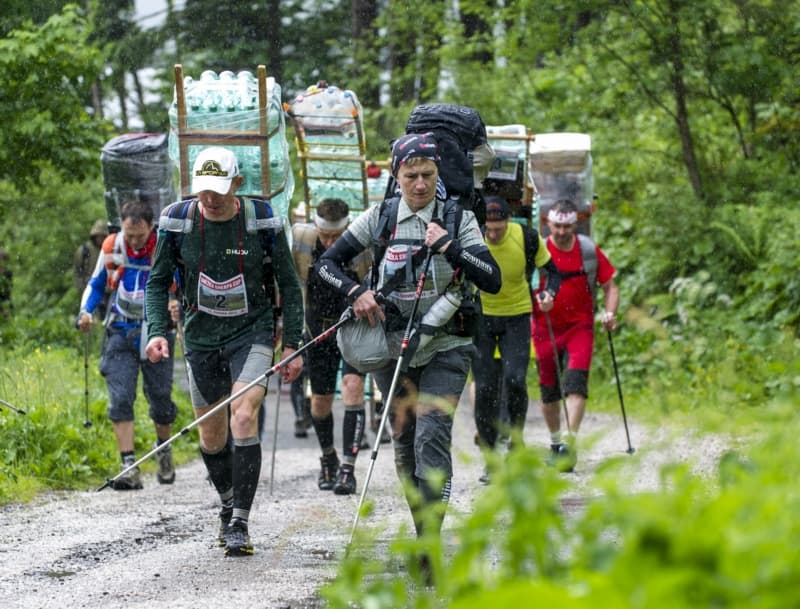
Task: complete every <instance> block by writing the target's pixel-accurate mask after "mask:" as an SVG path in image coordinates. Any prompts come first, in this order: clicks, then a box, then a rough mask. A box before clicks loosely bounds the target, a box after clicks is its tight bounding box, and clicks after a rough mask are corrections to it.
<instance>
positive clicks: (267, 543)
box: [0, 392, 722, 609]
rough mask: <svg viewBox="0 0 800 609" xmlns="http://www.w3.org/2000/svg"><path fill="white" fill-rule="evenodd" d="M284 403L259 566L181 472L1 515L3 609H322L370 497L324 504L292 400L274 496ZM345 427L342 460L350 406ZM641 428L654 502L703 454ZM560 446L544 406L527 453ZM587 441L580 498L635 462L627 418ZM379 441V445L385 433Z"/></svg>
mask: <svg viewBox="0 0 800 609" xmlns="http://www.w3.org/2000/svg"><path fill="white" fill-rule="evenodd" d="M465 396H466V392H465ZM268 400H269V398H268ZM272 400H273V402H274V397H273V398H272ZM273 402H270V403H269V408H268V424H267V427H268V431H267V432H266V434H265V436H266V437H265V441H264V443H263V447H264V453H263V464H262V475H261V484H260V486H259V490H258V494H257V496H256V501H255V505H254V507H253V511H252V512H251V521H250V535H251V538H252V539H253V543H254V544H255V548H256V553H255V555H254V556H252V557H247V558H225V557H224V556H223V554H222V550H221V549H220V548H219V547H217V546H216V543H215V541H216V534H217V527H218V520H217V510H218V506H217V499H216V493H215V492H214V491H213V489H212V488H211V486H210V485H209V484H208V483H207V482H206V480H205V468H204V467H203V464H202V462H201V461H200V460H195V461H193V462H192V463H189V464H187V465H185V466H182V467H180V468H179V469H178V474H177V479H176V482H175V484H174V485H172V486H161V485H158V484H157V483H156V481H155V478H154V477H153V478H148V479H146V480H145V488H144V490H142V491H138V492H115V491H112V490H104V491H102V492H99V493H98V492H94V490H93V489H91V490H87V491H85V492H64V493H51V494H48V495H46V496H43V497H41V498H39V499H38V500H36V501H34V502H33V503H30V504H25V505H11V506H7V507H5V508H2V509H0V608H15V609H16V608H19V609H29V608H30V609H34V608H36V609H44V608H59V609H61V608H64V607H68V608H86V609H93V608H98V609H99V608H103V609H107V608H124V609H133V608H142V609H144V608H148V609H150V608H153V607H159V609H170V608H173V609H177V608H186V609H189V608H192V609H195V608H197V609H202V608H205V607H208V608H214V609H218V608H219V607H247V608H248V609H258V608H265V609H278V608H292V609H296V608H301V607H312V608H316V607H320V606H321V603H320V601H319V600H318V599H317V597H316V590H317V589H318V588H319V586H320V585H321V584H322V583H323V582H325V581H326V580H328V579H330V578H331V577H332V576H333V575H334V574H335V567H336V561H337V560H338V557H340V556H341V555H342V552H343V550H344V547H345V545H346V543H347V540H348V539H349V535H350V530H351V526H352V523H353V517H354V515H355V509H356V506H357V504H358V499H359V495H353V496H336V495H333V494H332V493H323V492H321V491H319V490H317V487H316V477H317V473H318V468H319V460H318V459H319V449H318V446H317V441H316V438H315V437H314V436H313V432H312V434H310V435H309V437H308V438H306V439H297V438H295V437H294V436H293V433H292V430H293V415H292V414H291V405H290V402H289V397H288V394H284V395H283V396H282V397H281V412H280V417H279V436H278V443H277V449H276V465H275V479H274V482H273V491H272V493H270V483H269V473H270V460H271V454H272V440H271V439H272V426H273V424H274V418H273V417H274V414H275V408H274V403H273ZM628 408H629V410H630V408H631V407H630V406H629V407H628ZM335 413H336V437H337V446H338V444H339V443H340V441H341V440H340V437H341V431H340V430H341V416H342V414H341V413H342V410H341V405H340V403H339V402H337V403H336V406H335ZM471 413H472V408H471V405H470V403H469V401H468V400H467V401H465V400H462V405H461V406H460V407H459V409H458V411H457V416H456V422H455V426H454V456H455V459H456V472H455V476H454V480H453V482H454V484H453V499H452V503H453V508H455V509H454V510H452V511H453V512H454V513H455V512H456V511H458V512H462V511H469V507H470V505H471V502H472V500H473V498H474V497H475V495H476V494H477V493H480V492H482V491H483V490H484V489H485V488H486V487H483V486H481V485H480V484H478V482H477V480H478V477H479V476H480V474H481V472H482V469H483V463H482V460H481V459H480V455H479V453H478V449H477V448H476V447H475V445H474V442H473V434H474V425H473V423H472V421H471ZM635 418H636V417H635V406H634V413H633V414H632V413H631V412H629V413H628V420H629V425H630V432H631V440H632V443H633V445H634V446H635V447H637V448H638V449H639V450H637V452H636V454H635V455H634V456H632V457H631V465H632V467H634V472H635V473H634V482H633V485H634V490H641V489H645V488H652V487H654V486H655V485H656V484H657V472H658V468H659V467H660V465H661V464H663V463H666V462H668V461H672V460H681V459H682V458H683V457H684V456H685V455H687V454H690V453H689V451H688V447H689V444H688V442H689V440H688V439H686V438H672V437H669V435H668V433H667V431H666V430H664V429H663V428H660V429H659V430H658V431H657V432H652V433H649V432H647V430H646V429H645V428H644V427H642V426H640V425H638V424H637V423H636V421H635ZM546 436H547V434H546V433H545V429H544V424H543V421H542V419H541V417H540V415H539V409H538V407H537V406H536V404H532V405H531V408H530V411H529V416H528V422H527V427H526V440H527V442H528V443H529V444H540V445H544V443H545V442H546ZM581 436H582V437H585V438H587V439H590V438H593V439H594V440H595V441H594V442H593V443H592V445H591V446H590V447H588V448H587V449H586V450H585V451H582V452H581V455H580V457H581V460H580V462H579V464H578V468H577V470H576V472H575V473H574V474H571V475H570V478H571V479H573V480H574V481H575V483H576V486H575V489H574V492H575V493H576V495H580V494H581V493H582V492H584V491H586V489H587V485H588V484H589V482H590V480H591V477H592V472H593V471H594V469H595V468H596V466H597V465H598V463H600V462H601V461H602V460H604V459H607V458H608V457H609V456H612V455H621V454H623V455H624V451H625V448H626V447H627V443H626V439H625V433H624V428H623V425H622V420H621V417H619V416H616V417H615V416H611V415H595V414H592V413H589V414H587V416H586V418H585V420H584V424H583V427H582V429H581ZM368 438H369V440H370V442H372V441H373V440H374V436H373V435H372V434H371V433H369V434H368ZM187 441H190V440H188V439H184V438H180V439H178V440H177V442H187ZM642 447H646V449H643V448H642ZM721 450H722V442H721V441H719V440H715V439H710V440H702V441H700V444H698V443H697V441H692V443H691V454H692V455H695V456H697V457H698V458H699V462H698V463H697V464H696V467H697V468H699V469H700V470H701V471H710V470H711V469H712V468H713V465H714V463H715V462H716V460H717V458H718V456H719V454H720V452H721ZM391 453H392V449H391V446H390V445H388V444H384V445H381V446H380V450H379V453H378V456H377V459H376V461H375V468H374V472H373V476H372V480H371V481H370V485H369V489H368V498H369V499H370V500H372V499H379V502H378V504H377V506H376V510H375V511H374V512H373V513H372V514H371V515H370V516H369V517H368V524H369V525H370V526H374V525H380V526H381V527H382V528H383V530H384V531H385V533H384V534H383V535H382V538H385V539H386V540H388V539H390V538H391V536H392V534H393V533H394V532H395V531H396V530H397V529H398V527H399V526H400V525H401V524H404V523H405V524H406V525H408V526H411V519H410V516H409V514H408V510H407V508H406V506H405V502H404V500H403V499H402V497H401V491H400V487H399V484H398V482H397V480H396V477H395V473H394V466H393V462H392V454H391ZM369 463H370V451H368V450H367V451H362V454H361V457H360V458H359V461H358V463H357V467H356V474H357V478H358V483H359V487H358V488H359V493H360V492H361V484H362V483H363V480H364V478H365V476H366V472H367V469H368V467H369ZM113 473H116V472H113ZM113 473H112V474H113ZM581 503H582V501H577V502H575V504H576V505H580V504H581ZM568 504H569V502H567V503H565V505H568ZM362 522H364V520H362ZM449 525H452V519H451V518H448V519H447V520H446V521H445V533H444V535H447V532H446V529H447V528H448V526H449Z"/></svg>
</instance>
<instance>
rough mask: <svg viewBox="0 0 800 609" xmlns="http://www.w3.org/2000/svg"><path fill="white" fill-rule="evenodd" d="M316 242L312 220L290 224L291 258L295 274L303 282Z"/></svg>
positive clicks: (306, 275) (311, 260)
mask: <svg viewBox="0 0 800 609" xmlns="http://www.w3.org/2000/svg"><path fill="white" fill-rule="evenodd" d="M316 243H317V227H316V226H315V225H314V223H313V222H303V223H298V224H293V225H292V258H293V260H294V268H295V269H296V270H297V276H298V277H299V278H300V281H302V282H303V283H304V284H305V283H307V282H308V273H309V269H310V268H311V265H312V264H313V258H314V246H315V245H316Z"/></svg>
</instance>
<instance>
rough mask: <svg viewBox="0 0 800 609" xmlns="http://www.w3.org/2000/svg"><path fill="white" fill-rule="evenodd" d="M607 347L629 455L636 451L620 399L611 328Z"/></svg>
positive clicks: (623, 403)
mask: <svg viewBox="0 0 800 609" xmlns="http://www.w3.org/2000/svg"><path fill="white" fill-rule="evenodd" d="M608 347H609V349H611V362H612V363H613V365H614V378H616V379H617V393H618V394H619V407H620V408H621V409H622V422H623V424H624V425H625V438H627V440H628V449H627V450H626V451H625V452H626V453H628V454H629V455H632V454H633V453H634V452H636V449H635V448H634V447H633V446H631V434H630V432H629V431H628V417H627V416H626V415H625V401H624V400H623V399H622V385H621V384H620V382H619V370H618V369H617V356H616V355H615V354H614V339H613V338H611V330H608Z"/></svg>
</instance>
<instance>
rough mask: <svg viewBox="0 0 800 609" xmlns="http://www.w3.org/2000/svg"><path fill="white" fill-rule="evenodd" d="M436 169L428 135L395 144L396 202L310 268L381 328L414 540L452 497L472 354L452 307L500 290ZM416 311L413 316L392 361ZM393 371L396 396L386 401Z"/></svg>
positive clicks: (382, 372) (471, 220)
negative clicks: (367, 274)
mask: <svg viewBox="0 0 800 609" xmlns="http://www.w3.org/2000/svg"><path fill="white" fill-rule="evenodd" d="M438 167H439V153H438V146H437V142H436V140H435V139H434V137H433V135H432V134H431V133H421V134H407V135H404V136H402V137H400V138H398V139H397V140H396V141H395V142H394V143H393V146H392V160H391V169H392V174H393V176H394V177H395V179H396V180H397V183H398V185H399V187H400V191H401V196H399V197H395V198H392V199H389V200H387V201H384V203H382V204H381V205H376V206H374V207H372V208H370V209H368V210H367V211H365V212H364V213H362V214H361V215H360V216H359V217H358V218H356V219H355V220H354V221H353V222H352V223H351V224H350V226H349V227H348V229H347V230H346V231H345V232H344V234H343V235H342V237H341V238H340V239H339V240H338V241H336V243H334V244H333V246H332V247H331V248H329V249H328V250H327V251H326V252H325V253H324V254H323V256H322V258H321V259H320V261H319V263H318V264H317V267H316V272H317V274H318V276H319V277H320V279H321V280H323V281H326V282H327V283H328V284H329V285H331V286H332V287H334V288H335V289H337V290H338V291H339V292H341V293H342V294H345V295H347V298H348V301H349V302H350V303H351V304H352V306H353V311H354V313H355V316H356V317H357V318H359V319H367V320H368V321H369V323H370V324H371V325H373V326H374V325H375V324H376V323H384V324H385V329H386V339H387V344H388V347H389V354H390V356H391V359H390V360H389V363H388V364H386V365H384V366H383V367H381V368H379V369H378V370H376V371H374V372H373V374H374V377H375V380H376V382H377V384H378V387H379V389H380V390H381V393H382V394H383V396H384V400H385V402H386V403H388V402H389V401H391V409H390V413H389V417H390V421H391V425H392V431H393V439H394V449H395V467H396V469H397V473H398V476H399V477H400V478H401V480H402V481H403V482H404V483H405V488H406V497H407V500H408V503H409V507H410V508H411V513H412V515H413V517H414V524H415V527H416V530H417V534H418V535H422V533H423V532H424V531H425V530H428V531H430V532H431V533H434V534H438V532H439V530H440V528H441V524H442V520H443V518H444V512H445V506H446V504H447V501H448V499H449V496H450V482H451V478H452V474H453V464H452V458H451V454H450V445H451V439H452V425H453V411H454V409H455V407H456V405H457V403H458V399H459V396H460V395H461V392H462V390H463V388H464V384H465V383H466V380H467V374H468V372H469V368H470V363H471V360H472V352H473V350H474V347H473V346H472V337H471V336H470V335H469V333H468V331H465V328H464V327H463V323H462V322H463V319H462V318H461V317H460V316H459V315H458V314H457V311H458V309H459V303H460V302H462V301H463V300H464V299H466V298H468V296H469V293H470V291H471V290H472V284H474V285H475V286H477V287H478V288H479V289H481V290H484V291H486V292H490V293H496V292H497V291H498V290H499V289H500V283H501V279H500V270H499V269H498V267H497V264H496V263H495V261H494V259H493V258H492V256H491V254H490V253H489V250H488V249H487V247H486V245H485V244H484V242H483V238H482V236H481V232H480V229H479V227H478V223H477V221H476V219H475V216H474V214H473V213H472V212H469V211H466V210H464V209H462V208H461V207H460V206H458V205H457V204H455V203H453V202H452V201H450V202H446V201H443V200H441V199H439V198H437V197H436V180H437V176H438ZM367 248H373V258H374V260H375V264H374V266H373V269H374V272H373V273H372V274H371V281H370V282H369V285H366V284H359V283H358V282H356V281H354V280H353V279H352V278H350V277H349V276H348V275H347V274H346V273H345V268H346V267H347V265H348V263H349V262H350V261H351V260H353V259H354V258H355V257H356V256H357V255H358V254H359V253H361V252H362V251H364V250H365V249H367ZM429 254H430V255H429ZM384 307H385V309H384ZM415 307H416V310H417V312H418V315H419V317H418V319H415V320H413V323H414V332H413V334H412V337H411V340H410V342H409V345H410V346H408V347H407V348H404V349H405V350H404V351H403V353H404V355H403V357H402V359H399V358H400V352H401V339H402V338H403V335H404V331H405V329H406V328H407V327H408V324H409V317H410V314H411V313H412V311H414V310H415ZM351 363H352V362H351ZM400 363H402V364H407V366H403V367H400V366H399V364H400ZM395 374H399V377H398V383H397V385H396V392H395V395H394V396H389V389H390V386H391V382H392V379H393V377H394V375H395ZM424 566H426V565H424Z"/></svg>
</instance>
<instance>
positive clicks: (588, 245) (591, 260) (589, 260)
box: [578, 233, 597, 307]
mask: <svg viewBox="0 0 800 609" xmlns="http://www.w3.org/2000/svg"><path fill="white" fill-rule="evenodd" d="M578 243H579V244H580V247H581V260H582V263H583V272H584V273H586V281H587V282H588V283H589V292H590V293H591V295H592V306H593V307H596V306H597V247H596V246H595V244H594V241H592V240H591V239H590V238H589V237H587V236H586V235H583V234H581V233H578Z"/></svg>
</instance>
